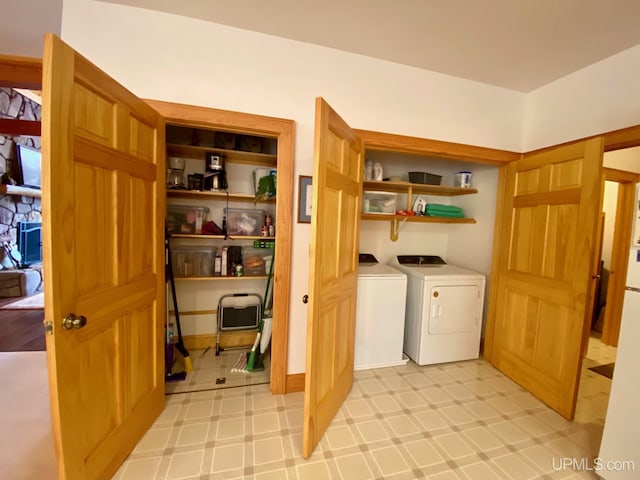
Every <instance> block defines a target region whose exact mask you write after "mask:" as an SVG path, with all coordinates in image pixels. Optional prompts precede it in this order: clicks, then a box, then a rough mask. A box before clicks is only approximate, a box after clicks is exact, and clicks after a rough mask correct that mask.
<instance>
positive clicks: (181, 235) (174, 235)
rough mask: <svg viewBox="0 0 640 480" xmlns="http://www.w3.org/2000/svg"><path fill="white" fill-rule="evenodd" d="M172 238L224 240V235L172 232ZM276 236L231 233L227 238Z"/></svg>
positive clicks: (249, 238) (271, 238)
mask: <svg viewBox="0 0 640 480" xmlns="http://www.w3.org/2000/svg"><path fill="white" fill-rule="evenodd" d="M171 238H197V239H198V240H203V239H205V240H224V238H225V237H224V235H207V234H195V233H172V234H171ZM275 239H276V237H263V236H258V235H256V236H253V235H251V236H250V235H229V236H227V240H275Z"/></svg>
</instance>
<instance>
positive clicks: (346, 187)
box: [302, 98, 364, 458]
mask: <svg viewBox="0 0 640 480" xmlns="http://www.w3.org/2000/svg"><path fill="white" fill-rule="evenodd" d="M315 122H316V130H315V146H314V165H313V200H312V206H311V208H312V215H311V251H310V272H309V278H310V285H309V297H310V298H309V319H308V323H307V365H306V374H305V390H304V422H303V429H304V430H303V445H302V454H303V456H304V457H305V458H308V457H309V456H310V455H311V452H312V451H313V449H314V448H315V446H316V445H317V444H318V442H319V441H320V438H322V435H323V434H324V431H325V430H326V429H327V426H328V425H329V424H330V423H331V420H332V419H333V417H334V416H335V414H336V412H337V411H338V409H339V408H340V406H341V405H342V402H343V401H344V399H345V397H346V396H347V394H348V393H349V391H350V390H351V386H352V384H353V352H354V339H355V316H356V290H357V280H358V240H359V231H360V202H361V198H362V171H363V164H364V157H363V155H364V150H363V144H362V142H361V141H360V139H359V138H358V137H357V136H356V135H355V134H354V133H353V131H352V130H351V128H350V127H349V126H348V125H347V124H346V123H345V122H344V120H342V119H341V118H340V116H338V114H337V113H336V112H334V111H333V110H332V109H331V107H330V106H329V105H328V104H327V103H326V102H325V101H324V100H323V99H322V98H318V99H316V120H315Z"/></svg>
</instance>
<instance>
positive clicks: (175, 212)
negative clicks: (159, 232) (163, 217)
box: [167, 205, 209, 234]
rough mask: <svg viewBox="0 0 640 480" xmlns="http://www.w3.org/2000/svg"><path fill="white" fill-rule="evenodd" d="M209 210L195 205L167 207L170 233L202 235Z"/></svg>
mask: <svg viewBox="0 0 640 480" xmlns="http://www.w3.org/2000/svg"><path fill="white" fill-rule="evenodd" d="M208 214H209V209H208V208H207V207H199V206H198V207H197V206H193V205H167V229H168V230H169V233H187V234H189V233H195V234H201V233H202V224H203V223H204V222H206V221H207V215H208Z"/></svg>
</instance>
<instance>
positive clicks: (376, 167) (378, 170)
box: [372, 163, 383, 182]
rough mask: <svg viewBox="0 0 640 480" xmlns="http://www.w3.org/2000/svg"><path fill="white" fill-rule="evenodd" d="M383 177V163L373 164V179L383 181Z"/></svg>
mask: <svg viewBox="0 0 640 480" xmlns="http://www.w3.org/2000/svg"><path fill="white" fill-rule="evenodd" d="M382 178H383V175H382V164H381V163H374V164H373V178H372V180H377V181H378V182H381V181H382Z"/></svg>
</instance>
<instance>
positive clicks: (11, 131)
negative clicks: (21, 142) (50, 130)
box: [0, 118, 42, 137]
mask: <svg viewBox="0 0 640 480" xmlns="http://www.w3.org/2000/svg"><path fill="white" fill-rule="evenodd" d="M41 130H42V128H41V124H40V122H38V121H37V120H13V119H10V118H0V135H7V136H9V137H17V136H19V135H25V136H28V137H39V136H40V134H41Z"/></svg>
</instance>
